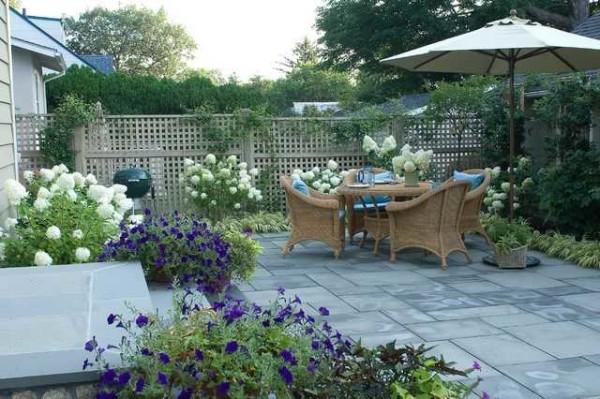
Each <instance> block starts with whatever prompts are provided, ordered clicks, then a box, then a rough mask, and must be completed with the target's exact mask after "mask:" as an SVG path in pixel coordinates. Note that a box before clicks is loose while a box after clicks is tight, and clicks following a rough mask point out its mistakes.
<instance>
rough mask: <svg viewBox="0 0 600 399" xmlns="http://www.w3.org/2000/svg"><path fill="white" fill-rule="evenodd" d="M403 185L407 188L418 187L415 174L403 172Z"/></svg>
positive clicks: (417, 177)
mask: <svg viewBox="0 0 600 399" xmlns="http://www.w3.org/2000/svg"><path fill="white" fill-rule="evenodd" d="M404 185H405V186H407V187H418V186H419V176H418V175H417V172H416V171H415V172H404Z"/></svg>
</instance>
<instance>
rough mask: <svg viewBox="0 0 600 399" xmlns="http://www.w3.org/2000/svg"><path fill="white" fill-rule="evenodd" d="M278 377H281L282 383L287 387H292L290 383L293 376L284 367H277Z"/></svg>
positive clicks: (292, 380)
mask: <svg viewBox="0 0 600 399" xmlns="http://www.w3.org/2000/svg"><path fill="white" fill-rule="evenodd" d="M279 375H280V376H281V379H282V380H283V382H285V383H286V384H287V385H292V383H293V382H294V375H293V374H292V372H291V371H290V370H289V369H288V368H287V367H285V366H281V367H279Z"/></svg>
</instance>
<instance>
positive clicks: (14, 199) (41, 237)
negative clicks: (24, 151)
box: [0, 165, 133, 266]
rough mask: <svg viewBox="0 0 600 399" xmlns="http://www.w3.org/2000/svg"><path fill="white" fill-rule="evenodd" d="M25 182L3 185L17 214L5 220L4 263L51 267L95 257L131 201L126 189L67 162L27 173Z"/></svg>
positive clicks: (1, 250)
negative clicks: (71, 169) (72, 168)
mask: <svg viewBox="0 0 600 399" xmlns="http://www.w3.org/2000/svg"><path fill="white" fill-rule="evenodd" d="M23 176H24V178H25V181H26V185H25V186H23V185H21V184H20V183H19V182H17V181H16V180H12V179H10V180H7V181H6V182H5V184H4V188H5V190H6V194H7V197H8V200H9V202H10V204H11V205H12V206H14V207H15V208H16V214H17V218H9V219H7V221H6V226H5V228H6V230H4V231H3V232H2V238H1V241H0V259H1V260H2V264H4V265H6V266H32V265H36V266H49V265H53V264H54V265H56V264H71V263H85V262H90V261H94V260H96V258H97V257H98V255H99V254H100V253H101V251H102V246H103V244H104V242H106V241H107V240H108V239H109V238H110V237H112V236H114V235H115V234H116V233H117V232H118V225H119V223H120V222H121V221H122V220H123V217H124V215H125V213H126V212H127V211H129V210H130V209H131V208H132V206H133V202H132V200H131V199H130V198H127V196H126V195H125V192H126V190H127V187H125V186H122V185H118V184H116V185H113V186H112V187H105V186H102V185H100V184H98V181H97V180H96V178H95V177H94V176H93V175H91V174H90V175H87V176H83V175H82V174H81V173H78V172H74V173H70V172H69V170H68V168H67V167H66V166H64V165H58V166H54V167H53V168H52V169H40V170H39V171H38V172H32V171H26V172H24V173H23Z"/></svg>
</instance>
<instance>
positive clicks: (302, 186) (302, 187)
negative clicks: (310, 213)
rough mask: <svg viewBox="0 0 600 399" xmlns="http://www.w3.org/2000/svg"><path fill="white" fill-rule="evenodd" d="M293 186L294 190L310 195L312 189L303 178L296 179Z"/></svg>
mask: <svg viewBox="0 0 600 399" xmlns="http://www.w3.org/2000/svg"><path fill="white" fill-rule="evenodd" d="M292 187H293V188H294V190H297V191H299V192H300V193H302V194H304V195H306V196H307V197H310V189H309V188H308V186H307V185H306V183H304V182H303V181H302V180H301V179H294V180H293V181H292Z"/></svg>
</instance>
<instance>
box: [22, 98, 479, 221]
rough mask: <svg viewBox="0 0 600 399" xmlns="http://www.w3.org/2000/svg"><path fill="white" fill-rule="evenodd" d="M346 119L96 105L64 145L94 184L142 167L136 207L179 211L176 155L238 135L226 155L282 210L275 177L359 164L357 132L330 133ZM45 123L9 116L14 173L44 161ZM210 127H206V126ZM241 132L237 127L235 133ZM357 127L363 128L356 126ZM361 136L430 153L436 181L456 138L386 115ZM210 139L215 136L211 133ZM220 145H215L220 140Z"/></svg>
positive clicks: (475, 144) (466, 154)
mask: <svg viewBox="0 0 600 399" xmlns="http://www.w3.org/2000/svg"><path fill="white" fill-rule="evenodd" d="M350 121H352V119H351V118H345V117H344V118H339V117H332V118H304V117H302V118H262V122H261V123H260V127H259V126H258V125H252V126H250V125H249V126H248V127H246V126H244V125H243V124H242V123H241V122H240V118H239V116H236V115H212V116H211V117H210V123H209V125H210V127H209V125H208V124H207V123H206V122H205V123H202V122H199V120H198V118H195V117H194V116H193V115H103V114H102V110H101V108H100V107H97V109H96V117H95V120H94V121H92V122H91V123H89V124H88V125H86V126H84V127H82V128H80V129H78V131H76V132H75V134H74V138H73V143H72V150H73V152H74V155H75V169H76V170H77V171H79V172H81V173H84V174H87V173H93V174H94V175H96V177H97V178H98V181H99V182H100V183H102V184H110V182H111V181H112V177H113V175H114V173H115V172H116V171H117V170H119V169H122V168H126V167H129V166H130V165H131V166H138V167H142V168H145V169H147V170H149V171H150V173H151V174H152V178H153V192H152V194H151V195H148V196H146V198H145V199H143V201H142V206H145V207H149V208H151V209H153V210H154V211H157V212H168V211H171V210H174V209H185V208H186V206H185V198H184V192H183V188H182V187H181V185H180V184H179V175H180V173H181V172H182V171H183V160H184V159H185V158H191V159H193V160H202V159H203V158H204V156H206V154H207V153H209V152H213V150H214V148H215V144H216V143H215V132H217V136H218V135H219V134H218V132H219V131H221V132H232V131H237V132H238V134H236V135H230V136H227V137H228V139H227V140H226V141H225V148H223V146H221V147H220V148H221V150H223V151H224V152H226V153H227V154H234V155H237V156H239V157H240V158H241V160H242V161H244V162H247V163H248V165H249V167H257V168H259V170H261V177H260V182H259V186H260V188H262V189H263V192H264V197H265V203H266V205H265V206H266V208H268V209H270V210H284V209H285V202H284V197H283V193H282V192H281V190H280V189H279V187H278V184H279V183H278V176H279V175H280V174H290V173H291V172H292V171H293V170H294V169H295V168H300V169H304V170H307V169H311V168H313V167H314V166H325V164H326V162H327V160H329V159H334V160H336V161H337V162H338V164H339V165H340V168H342V169H350V168H356V167H360V166H361V165H362V164H363V162H364V160H365V157H364V153H363V152H362V149H361V142H360V137H356V136H355V137H354V138H342V139H340V137H338V136H336V134H335V130H336V126H340V125H341V124H346V125H350V126H351V124H349V122H350ZM52 122H53V115H17V116H16V132H17V148H18V152H19V155H20V161H19V168H20V170H21V171H25V170H35V169H39V168H41V167H48V166H49V165H45V164H44V162H43V157H42V154H41V153H40V137H41V135H42V134H43V130H44V128H45V127H46V126H48V125H49V124H52ZM209 130H210V132H209ZM240 130H241V132H240ZM363 133H364V132H363ZM368 134H370V135H372V136H374V137H378V138H380V139H382V138H383V137H384V136H387V135H393V136H394V137H395V138H396V141H397V142H398V143H399V145H400V146H401V145H403V144H404V143H409V144H411V145H413V146H415V147H416V148H424V149H432V150H433V151H434V164H435V165H436V170H435V177H436V178H437V179H438V180H443V179H445V178H446V177H447V175H448V171H449V170H450V169H451V168H452V167H453V166H454V165H455V163H456V161H457V159H458V154H459V150H458V140H457V138H456V137H455V136H454V135H452V134H451V131H450V126H449V125H448V124H445V123H444V124H437V125H432V124H431V123H430V122H426V121H425V120H424V119H419V118H412V119H411V123H410V124H408V123H406V120H405V119H403V118H389V119H388V120H386V121H384V122H382V123H379V124H377V128H375V129H374V131H373V132H369V133H368ZM217 140H218V138H217ZM221 144H223V143H221ZM480 150H481V143H480V135H479V133H478V132H476V131H471V132H467V133H466V134H464V135H463V137H462V144H461V150H460V153H461V154H462V155H461V158H462V160H463V162H462V163H463V165H462V166H463V167H473V166H478V165H479V164H480V163H481V162H480Z"/></svg>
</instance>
